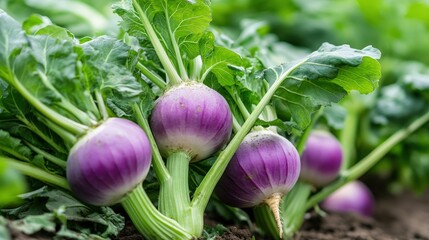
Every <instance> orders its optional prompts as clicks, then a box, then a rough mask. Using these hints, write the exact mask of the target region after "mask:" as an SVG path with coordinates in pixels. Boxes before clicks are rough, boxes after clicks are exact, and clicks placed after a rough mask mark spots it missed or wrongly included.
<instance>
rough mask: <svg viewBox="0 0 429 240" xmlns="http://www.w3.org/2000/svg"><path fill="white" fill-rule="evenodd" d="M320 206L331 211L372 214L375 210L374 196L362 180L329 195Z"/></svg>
mask: <svg viewBox="0 0 429 240" xmlns="http://www.w3.org/2000/svg"><path fill="white" fill-rule="evenodd" d="M320 206H321V207H322V209H324V210H326V211H331V212H343V213H345V212H347V213H357V214H360V215H363V216H372V214H373V211H374V196H373V195H372V193H371V191H370V190H369V189H368V187H367V186H365V185H364V184H363V183H362V182H360V181H354V182H350V183H348V184H346V185H344V186H343V187H341V188H340V189H338V190H337V191H335V192H334V193H332V194H331V195H329V196H328V197H327V198H326V199H325V200H324V201H323V202H322V203H321V204H320Z"/></svg>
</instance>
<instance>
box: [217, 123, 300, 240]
mask: <svg viewBox="0 0 429 240" xmlns="http://www.w3.org/2000/svg"><path fill="white" fill-rule="evenodd" d="M299 171H300V158H299V154H298V151H297V150H296V148H295V146H294V145H293V144H292V143H291V142H289V141H288V140H287V139H286V138H284V137H282V136H280V135H278V134H276V133H273V132H271V131H268V130H261V131H253V132H251V133H249V134H248V135H247V136H246V137H245V138H244V140H243V142H242V143H241V144H240V146H239V148H238V149H237V151H236V152H235V154H234V156H233V157H232V159H231V160H230V162H229V164H228V166H227V168H226V170H225V172H224V173H223V175H222V177H221V179H220V181H219V182H218V185H217V186H216V194H217V196H218V197H219V199H220V200H221V201H222V202H224V203H226V204H227V205H230V206H232V207H238V208H247V207H254V206H257V205H259V204H262V203H266V204H268V206H269V207H270V209H271V211H272V212H273V214H274V216H275V219H276V222H277V225H278V228H279V233H280V236H282V229H283V228H282V226H281V221H280V213H279V204H280V201H281V198H282V196H283V195H285V194H287V193H288V192H289V191H290V190H291V189H292V187H293V186H294V185H295V183H296V181H297V180H298V176H299Z"/></svg>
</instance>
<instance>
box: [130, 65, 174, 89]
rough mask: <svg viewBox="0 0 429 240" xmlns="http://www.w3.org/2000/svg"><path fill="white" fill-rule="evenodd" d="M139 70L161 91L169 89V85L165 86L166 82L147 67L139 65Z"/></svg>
mask: <svg viewBox="0 0 429 240" xmlns="http://www.w3.org/2000/svg"><path fill="white" fill-rule="evenodd" d="M137 68H138V69H139V70H140V72H141V73H143V75H145V76H146V77H147V78H148V79H149V80H150V81H151V82H153V83H154V84H155V85H156V86H158V87H159V88H160V89H161V90H165V89H166V88H167V84H165V82H164V80H163V79H162V78H161V77H160V76H158V75H157V74H156V73H154V72H153V71H152V70H150V69H149V68H147V67H146V66H144V65H143V64H141V63H137Z"/></svg>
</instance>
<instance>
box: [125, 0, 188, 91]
mask: <svg viewBox="0 0 429 240" xmlns="http://www.w3.org/2000/svg"><path fill="white" fill-rule="evenodd" d="M133 6H134V8H135V9H136V11H137V13H138V14H139V16H140V19H141V21H142V23H143V26H144V28H145V30H146V32H147V35H148V37H149V39H150V41H151V43H152V45H153V47H154V49H155V52H156V54H157V55H158V58H159V60H160V61H161V64H162V66H163V67H164V68H165V72H166V73H167V77H168V80H169V81H170V82H171V84H173V85H177V84H180V83H181V82H182V79H181V78H180V76H179V74H178V73H177V71H176V69H175V67H174V65H173V64H172V63H171V61H170V59H169V57H168V54H167V52H166V51H165V50H164V47H163V46H162V43H161V41H160V40H159V38H158V36H157V35H156V32H155V29H153V27H152V24H151V22H150V21H149V18H148V17H147V16H146V14H145V12H144V11H143V9H142V8H141V7H140V5H139V3H138V1H137V0H133Z"/></svg>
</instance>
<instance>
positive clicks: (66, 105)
mask: <svg viewBox="0 0 429 240" xmlns="http://www.w3.org/2000/svg"><path fill="white" fill-rule="evenodd" d="M38 75H39V77H40V79H41V80H42V82H43V84H44V85H45V86H46V87H48V88H49V89H50V90H51V91H52V92H54V93H55V94H56V95H57V96H59V97H60V99H61V101H59V102H58V103H55V104H56V105H58V106H59V107H60V108H62V109H64V110H65V111H67V112H68V113H70V114H71V115H73V116H74V117H75V118H76V119H78V120H79V121H80V122H81V123H83V124H85V125H86V126H91V125H93V124H95V123H96V122H95V121H94V120H93V119H91V118H90V117H89V116H88V115H87V114H86V113H84V112H83V111H82V110H80V109H79V108H77V107H76V106H75V105H73V104H71V103H70V102H69V101H68V100H67V99H65V98H64V96H63V95H62V94H61V93H60V92H59V91H58V90H57V89H56V88H55V87H54V86H53V85H52V84H51V82H50V81H49V80H48V77H47V76H46V74H45V73H43V72H42V71H40V70H39V71H38Z"/></svg>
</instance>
